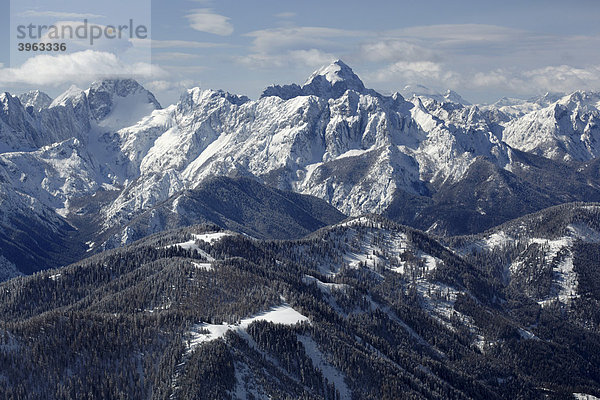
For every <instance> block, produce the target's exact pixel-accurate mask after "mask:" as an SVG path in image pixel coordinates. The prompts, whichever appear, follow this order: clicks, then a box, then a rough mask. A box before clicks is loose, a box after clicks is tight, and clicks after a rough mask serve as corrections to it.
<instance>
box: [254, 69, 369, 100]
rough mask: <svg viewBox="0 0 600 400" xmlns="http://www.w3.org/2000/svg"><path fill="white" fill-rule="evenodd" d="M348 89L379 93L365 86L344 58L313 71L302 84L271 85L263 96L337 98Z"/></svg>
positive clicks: (286, 98) (287, 98) (358, 91)
mask: <svg viewBox="0 0 600 400" xmlns="http://www.w3.org/2000/svg"><path fill="white" fill-rule="evenodd" d="M348 90H352V91H354V92H357V93H370V94H372V95H377V93H376V92H375V91H373V90H368V89H366V88H365V85H364V84H363V82H362V81H361V80H360V78H359V77H358V75H356V74H355V73H354V71H352V68H350V67H349V66H348V65H347V64H346V63H344V62H343V61H342V60H336V61H334V62H333V63H331V64H329V65H327V66H325V67H322V68H319V69H318V70H316V71H315V72H313V73H312V75H311V76H310V77H309V78H308V79H307V80H306V82H304V84H303V85H302V86H299V85H297V84H295V83H293V84H291V85H284V86H279V85H274V86H269V87H268V88H266V89H265V91H264V92H263V94H262V96H261V97H268V96H277V97H281V98H282V99H284V100H289V99H292V98H294V97H298V96H317V97H320V98H324V99H331V98H333V99H337V98H339V97H340V96H342V95H343V94H344V93H346V91H348Z"/></svg>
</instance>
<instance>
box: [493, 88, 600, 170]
mask: <svg viewBox="0 0 600 400" xmlns="http://www.w3.org/2000/svg"><path fill="white" fill-rule="evenodd" d="M599 108H600V94H598V93H594V92H583V91H578V92H575V93H573V94H570V95H568V96H564V97H562V98H560V99H559V100H557V101H555V102H552V103H551V104H550V105H548V106H547V107H544V108H542V109H540V110H537V111H533V112H531V113H529V114H526V115H524V116H522V117H521V118H518V119H516V120H513V121H511V122H509V123H508V124H507V125H506V129H505V130H504V134H503V140H504V141H505V142H506V143H507V144H509V145H511V146H513V147H514V148H517V149H520V150H523V151H527V152H532V153H535V154H538V155H542V156H544V157H547V158H551V159H554V160H564V161H568V162H570V161H588V160H591V159H593V158H596V157H598V155H600V145H599V144H598V143H599V141H600V128H599V126H598V124H599V122H600V111H599Z"/></svg>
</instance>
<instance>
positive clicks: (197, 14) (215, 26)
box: [186, 8, 233, 36]
mask: <svg viewBox="0 0 600 400" xmlns="http://www.w3.org/2000/svg"><path fill="white" fill-rule="evenodd" d="M186 18H187V19H188V20H189V21H190V27H191V28H192V29H195V30H197V31H200V32H207V33H212V34H214V35H220V36H228V35H231V34H232V33H233V25H231V23H230V22H229V20H230V19H231V18H229V17H225V16H223V15H220V14H215V13H214V12H213V11H212V10H211V9H210V8H199V9H196V10H192V12H191V13H190V14H188V15H186Z"/></svg>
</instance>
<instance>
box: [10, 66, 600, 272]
mask: <svg viewBox="0 0 600 400" xmlns="http://www.w3.org/2000/svg"><path fill="white" fill-rule="evenodd" d="M413 89H420V90H412V91H410V90H409V89H408V88H406V89H405V90H404V93H405V96H406V97H403V96H402V95H401V94H399V93H395V94H393V95H391V96H384V95H381V94H379V93H377V92H375V91H374V90H371V89H367V88H365V86H364V84H363V83H362V81H361V80H360V78H359V77H358V76H357V75H356V74H355V73H354V72H353V71H352V69H351V68H350V67H348V66H347V65H346V64H344V63H343V62H342V61H339V60H338V61H336V62H334V63H332V64H331V65H329V66H326V67H324V68H321V69H319V70H317V71H316V72H315V73H313V74H312V75H311V76H310V77H309V79H308V80H307V81H306V82H305V83H304V84H302V85H296V84H292V85H284V86H271V87H269V88H267V89H265V91H264V93H263V95H262V96H261V97H260V98H259V99H258V100H250V99H248V98H247V97H245V96H239V95H233V94H230V93H226V92H222V91H215V90H201V89H199V88H193V89H190V90H188V91H187V92H185V93H184V94H183V95H182V97H181V99H180V101H179V102H178V103H176V104H173V105H170V106H168V107H166V108H162V107H161V105H160V104H159V103H158V102H157V101H156V99H155V98H154V96H153V95H152V94H151V93H150V92H148V91H147V90H146V89H144V88H143V87H142V86H141V85H139V84H138V83H137V82H135V81H133V80H105V81H100V82H96V83H94V84H93V85H92V86H91V87H90V88H88V89H86V90H81V89H78V88H76V87H71V88H69V89H68V90H67V91H66V92H65V93H63V94H62V95H60V96H58V97H57V98H56V99H50V97H49V96H47V95H45V94H44V93H42V92H39V91H34V92H29V93H25V94H23V95H20V96H12V95H10V94H8V93H4V94H2V95H1V96H0V103H2V107H1V108H0V143H1V144H2V149H3V153H2V154H0V190H2V191H3V192H6V193H7V194H6V196H5V202H9V203H10V204H11V205H10V207H3V208H2V210H1V211H0V212H2V214H3V215H2V221H3V226H4V229H3V232H4V233H3V234H2V236H3V238H2V240H3V241H4V242H5V243H7V245H6V247H3V249H4V248H6V249H10V251H6V250H5V251H4V252H5V253H6V254H2V255H3V256H4V257H6V259H7V260H8V261H10V262H11V263H13V264H15V265H16V267H17V268H16V269H17V270H21V271H23V272H31V271H34V270H39V269H43V268H45V267H46V266H44V265H42V264H40V263H39V260H40V258H39V257H38V255H39V256H40V257H42V258H46V259H48V260H49V263H50V264H49V265H51V266H58V265H63V264H65V262H64V261H63V260H60V257H59V259H56V260H55V259H54V258H53V257H49V258H48V254H41V255H40V252H43V251H42V250H41V249H40V250H35V249H34V250H33V251H29V250H23V249H21V250H19V248H18V247H19V245H17V244H15V243H14V242H15V241H12V240H11V237H13V236H14V235H25V236H29V237H30V238H31V240H33V241H34V242H38V241H40V242H43V241H44V237H47V235H48V232H56V238H55V239H56V240H55V243H53V246H55V247H58V248H66V247H68V248H69V249H70V250H69V251H67V252H66V253H65V254H69V255H72V257H66V258H65V259H66V260H67V261H75V260H76V259H78V258H81V256H82V255H89V254H90V253H93V252H96V251H100V250H104V249H108V248H111V247H114V246H118V245H123V244H128V243H131V242H132V241H134V240H136V239H139V238H140V237H141V236H143V235H145V234H150V233H155V232H158V231H160V230H162V229H166V228H174V227H176V224H177V223H176V222H173V221H175V220H178V219H180V220H181V221H182V222H181V224H182V225H180V226H184V225H185V224H188V223H192V222H203V221H205V220H204V219H194V218H196V217H194V216H190V215H186V211H185V209H181V210H180V211H178V212H175V213H174V214H177V215H178V216H177V218H174V219H173V218H172V219H171V222H169V223H166V222H165V221H164V218H165V217H162V219H161V218H157V219H155V221H154V222H152V224H149V226H152V228H149V229H147V230H145V231H144V232H141V231H140V230H139V229H136V232H138V233H136V234H130V233H129V232H131V230H132V227H131V226H132V224H135V222H134V221H136V220H139V218H148V217H147V216H148V215H149V214H148V213H150V214H152V213H153V212H154V213H158V212H159V211H152V210H153V209H154V208H156V207H159V208H160V207H162V208H163V210H164V205H162V206H161V204H164V202H167V201H174V202H176V201H177V199H178V198H180V197H181V196H183V197H182V198H186V193H188V194H189V193H190V192H189V191H190V190H195V189H197V188H198V187H199V186H201V185H203V182H205V181H206V180H208V179H211V178H213V177H219V176H225V177H229V178H231V179H240V178H245V179H246V180H245V181H244V182H246V184H249V185H266V186H268V187H272V188H275V189H278V190H283V191H287V192H295V193H300V194H303V195H309V196H313V197H316V198H318V199H321V200H323V201H324V202H325V203H328V204H329V206H333V207H334V208H336V209H337V210H339V211H340V212H341V213H343V214H345V215H347V216H358V215H361V214H363V213H378V214H382V215H385V216H387V217H388V218H391V219H392V220H394V221H397V222H399V223H403V224H407V225H409V226H413V227H416V228H418V229H422V230H426V231H428V232H431V233H436V234H441V235H457V234H470V233H477V232H482V231H483V230H485V229H489V228H491V227H493V226H495V225H498V224H500V223H502V222H505V221H507V220H510V219H513V218H517V217H519V216H521V215H524V214H526V213H529V212H534V211H538V210H541V209H543V208H545V207H549V206H552V205H557V204H561V203H564V202H571V201H600V191H599V187H600V185H599V181H598V179H599V178H598V174H596V173H595V172H596V171H597V168H598V167H597V165H596V164H597V163H596V156H597V154H598V151H599V150H598V148H597V141H598V137H597V136H598V135H599V131H598V128H597V126H596V120H597V118H598V107H599V102H600V97H599V96H600V95H598V94H597V93H592V92H575V93H572V94H569V95H566V96H558V95H550V94H548V95H546V96H543V97H540V98H537V99H532V100H530V101H520V102H519V101H516V100H510V99H504V100H502V101H500V102H498V103H496V104H493V105H486V106H478V105H471V104H470V103H469V102H467V101H464V99H462V98H461V97H460V95H458V94H456V93H454V92H450V91H449V92H447V93H446V95H445V96H442V95H437V94H435V93H433V92H431V91H429V90H427V89H426V88H422V87H421V88H413ZM410 92H412V94H410V96H411V97H409V93H410ZM424 92H425V93H424ZM461 99H462V100H461ZM250 180H253V181H254V182H252V183H250ZM269 190H270V189H269ZM9 197H10V200H8V199H9ZM169 199H171V200H169ZM314 202H315V204H316V200H314ZM81 204H85V207H83V206H80V205H81ZM406 204H409V205H410V206H408V207H407V206H406ZM319 207H326V205H325V204H320V205H319ZM161 214H164V211H163V212H161ZM142 215H146V217H142ZM153 215H154V214H153ZM225 217H226V218H229V217H228V216H225ZM23 218H26V219H27V220H28V221H30V222H29V223H27V224H25V226H19V223H18V222H16V221H17V220H21V219H23ZM147 225H148V224H147ZM223 226H224V227H228V225H223ZM30 228H31V229H30ZM36 232H39V233H40V235H37V234H36ZM304 233H306V231H303V230H300V231H297V232H295V233H293V232H289V235H290V236H288V237H293V236H301V234H304ZM140 235H141V236H140ZM38 236H39V237H38ZM259 236H260V235H259ZM273 237H277V235H274V236H273ZM21 247H22V246H21ZM40 247H43V248H47V247H48V246H46V245H43V246H40ZM51 247H52V246H51ZM57 251H59V252H63V251H62V250H57ZM46 253H47V251H46Z"/></svg>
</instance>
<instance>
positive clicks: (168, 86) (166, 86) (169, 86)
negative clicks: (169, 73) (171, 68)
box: [144, 79, 199, 92]
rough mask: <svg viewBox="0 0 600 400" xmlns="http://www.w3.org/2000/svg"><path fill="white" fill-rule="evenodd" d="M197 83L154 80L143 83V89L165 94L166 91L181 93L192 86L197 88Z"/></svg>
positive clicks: (188, 80)
mask: <svg viewBox="0 0 600 400" xmlns="http://www.w3.org/2000/svg"><path fill="white" fill-rule="evenodd" d="M198 84H199V82H197V81H194V80H191V79H184V80H181V81H167V80H155V81H150V82H146V83H144V87H145V88H146V89H148V90H150V91H151V92H167V91H180V92H181V91H183V90H186V89H189V88H191V87H194V86H198Z"/></svg>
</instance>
